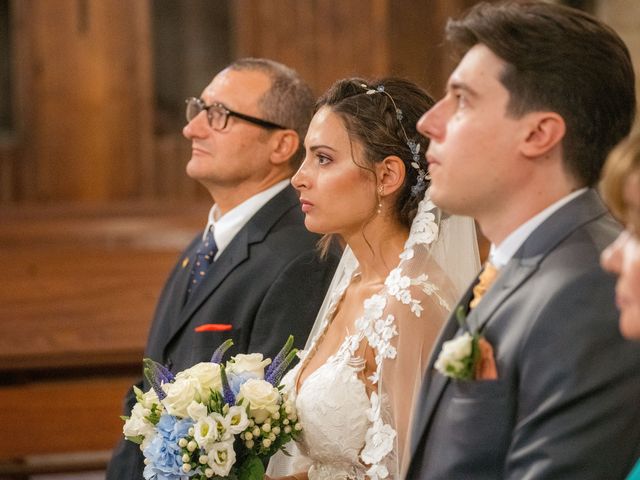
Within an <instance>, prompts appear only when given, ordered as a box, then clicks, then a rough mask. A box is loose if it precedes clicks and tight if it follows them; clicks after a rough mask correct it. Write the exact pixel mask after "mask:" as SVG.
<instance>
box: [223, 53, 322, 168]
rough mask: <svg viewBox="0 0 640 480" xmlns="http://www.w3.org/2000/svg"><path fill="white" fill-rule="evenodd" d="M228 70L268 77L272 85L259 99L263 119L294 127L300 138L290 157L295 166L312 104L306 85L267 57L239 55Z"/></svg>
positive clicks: (301, 157)
mask: <svg viewBox="0 0 640 480" xmlns="http://www.w3.org/2000/svg"><path fill="white" fill-rule="evenodd" d="M228 68H229V69H231V70H235V71H242V70H253V71H256V70H257V71H260V72H263V73H265V74H266V75H268V76H269V77H270V78H271V88H270V89H269V90H267V92H266V93H265V94H264V95H263V96H262V98H261V99H260V101H259V102H258V108H259V109H260V110H261V112H262V115H263V118H264V119H265V120H269V121H270V122H274V123H277V124H278V125H282V126H284V127H287V128H290V129H292V130H295V132H296V133H297V134H298V137H299V138H300V145H299V147H298V150H297V151H296V152H295V153H294V155H293V156H292V157H291V159H290V160H289V163H290V165H291V166H292V167H293V169H294V170H295V169H297V168H298V167H299V166H300V164H301V163H302V160H303V159H304V153H305V152H304V145H303V142H304V137H305V136H306V134H307V128H308V127H309V122H311V117H312V116H313V106H314V103H315V99H314V95H313V92H312V91H311V88H310V87H309V85H308V84H307V83H306V82H305V81H304V80H303V79H302V78H301V77H300V75H298V72H296V71H295V70H293V69H292V68H289V67H287V66H286V65H283V64H282V63H279V62H275V61H273V60H269V59H266V58H241V59H239V60H236V61H234V62H233V63H231V64H230V65H229V67H228Z"/></svg>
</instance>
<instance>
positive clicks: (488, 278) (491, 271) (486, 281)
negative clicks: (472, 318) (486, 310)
mask: <svg viewBox="0 0 640 480" xmlns="http://www.w3.org/2000/svg"><path fill="white" fill-rule="evenodd" d="M499 272H500V270H498V269H497V268H496V267H495V266H494V265H493V264H492V263H490V262H487V263H485V264H484V269H483V270H482V272H481V273H480V276H479V277H478V283H476V285H475V286H474V287H473V298H472V299H471V301H470V302H469V309H474V308H476V307H477V306H478V304H479V303H480V300H482V297H483V296H484V294H485V293H487V290H489V288H490V287H491V285H492V284H493V282H494V280H495V279H496V277H497V276H498V273H499Z"/></svg>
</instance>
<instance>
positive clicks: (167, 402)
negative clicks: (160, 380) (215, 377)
mask: <svg viewBox="0 0 640 480" xmlns="http://www.w3.org/2000/svg"><path fill="white" fill-rule="evenodd" d="M162 389H163V390H164V392H165V393H166V394H167V396H166V397H165V398H164V400H162V403H163V404H164V406H165V408H166V409H167V412H168V413H169V415H174V416H176V417H180V418H185V417H188V416H189V414H188V412H187V408H188V407H189V405H190V404H191V402H193V401H194V400H198V399H199V397H200V391H199V389H200V382H198V380H197V379H196V378H188V377H182V378H178V377H176V379H175V381H174V382H173V383H165V384H163V385H162Z"/></svg>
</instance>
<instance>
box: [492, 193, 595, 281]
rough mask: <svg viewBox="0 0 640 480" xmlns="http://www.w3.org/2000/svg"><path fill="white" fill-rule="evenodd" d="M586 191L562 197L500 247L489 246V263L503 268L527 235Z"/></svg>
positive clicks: (513, 233)
mask: <svg viewBox="0 0 640 480" xmlns="http://www.w3.org/2000/svg"><path fill="white" fill-rule="evenodd" d="M587 190H588V188H587V187H585V188H581V189H579V190H576V191H575V192H571V193H570V194H569V195H566V196H564V197H562V198H561V199H560V200H558V201H557V202H555V203H552V204H551V205H549V206H548V207H547V208H545V209H544V210H542V211H541V212H540V213H538V214H537V215H535V216H534V217H531V218H530V219H529V220H527V221H526V222H525V223H523V224H522V225H520V226H519V227H518V228H516V229H515V230H514V231H513V232H511V233H510V234H509V235H508V236H507V238H505V239H504V240H503V241H502V243H500V245H497V246H496V245H493V244H491V249H490V250H489V262H490V263H492V264H493V266H494V267H496V268H497V269H498V270H499V269H501V268H502V267H504V266H505V265H506V264H507V263H508V262H509V260H511V257H513V256H514V255H515V253H516V252H517V251H518V249H519V248H520V247H521V246H522V244H523V243H524V242H525V240H526V239H527V238H529V235H531V233H533V231H534V230H535V229H536V228H538V226H539V225H540V224H542V222H544V221H545V220H546V219H547V218H549V217H550V216H551V215H552V214H553V213H554V212H556V211H557V210H559V209H560V208H561V207H562V206H564V205H566V204H567V203H569V202H570V201H571V200H573V199H574V198H577V197H579V196H580V195H582V194H583V193H585V192H586V191H587Z"/></svg>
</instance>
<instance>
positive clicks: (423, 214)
mask: <svg viewBox="0 0 640 480" xmlns="http://www.w3.org/2000/svg"><path fill="white" fill-rule="evenodd" d="M434 211H436V206H435V205H434V204H433V202H431V200H430V199H427V198H425V199H424V200H422V202H420V207H419V209H418V213H417V215H416V218H415V219H414V221H413V224H412V228H411V232H410V235H409V238H408V239H407V242H406V243H405V249H404V251H403V252H402V253H401V254H400V264H399V265H398V267H397V268H395V269H393V270H392V271H391V272H390V273H389V275H388V276H387V278H386V280H385V283H384V284H385V288H384V289H383V291H382V292H380V293H379V294H376V295H373V296H372V297H370V298H369V299H367V300H366V301H365V302H364V314H363V316H362V317H361V318H360V319H358V320H357V321H356V328H357V329H358V330H359V331H361V332H363V334H364V336H365V337H366V339H367V341H368V342H369V344H370V345H371V346H372V347H373V349H374V351H375V362H376V371H375V372H374V373H373V375H371V376H370V377H369V380H371V382H372V383H373V384H377V383H378V382H379V380H380V377H381V373H382V365H383V361H384V360H385V359H393V358H395V357H396V355H397V351H396V348H395V347H394V346H393V345H392V344H391V340H392V339H393V338H394V337H395V336H397V335H398V329H397V327H396V319H395V317H394V315H392V314H387V315H386V316H385V307H386V306H387V302H388V300H387V299H390V298H394V299H395V300H397V301H398V302H401V303H402V304H404V305H408V306H409V308H410V311H411V312H412V313H413V314H414V315H415V316H416V317H417V318H419V317H420V315H421V314H422V311H423V307H422V304H421V302H420V300H418V299H416V298H414V297H413V296H412V294H411V289H412V288H418V289H420V290H421V291H422V292H424V293H425V294H426V295H429V296H435V297H436V298H437V299H438V302H439V303H440V305H441V306H442V307H443V308H445V309H447V310H450V308H449V306H448V305H447V302H446V301H445V300H444V298H443V297H442V296H441V295H439V293H438V292H439V289H438V287H437V286H436V285H435V284H434V283H433V282H431V281H430V280H429V276H428V275H427V274H426V273H422V274H421V275H419V276H418V277H415V278H412V277H410V276H409V275H406V274H405V273H404V271H403V266H404V263H405V262H406V261H407V260H410V259H412V258H413V257H414V255H415V250H414V247H416V246H417V245H423V246H428V245H430V244H431V243H433V242H434V241H435V240H436V239H437V238H438V223H437V218H436V215H435V213H434ZM370 400H371V408H370V409H369V410H368V411H367V417H368V418H369V420H370V421H371V427H370V428H369V429H368V430H367V433H366V439H365V446H364V448H363V449H362V452H361V453H360V459H361V460H362V461H363V462H364V463H365V464H367V465H368V466H369V469H368V470H367V477H368V478H370V479H371V480H378V479H385V478H387V477H388V476H389V470H388V468H387V466H386V465H385V461H384V460H385V458H386V457H387V456H388V455H389V454H390V453H392V451H393V448H394V444H395V437H396V431H395V430H394V429H393V428H392V426H391V425H389V424H387V423H385V422H384V421H383V418H382V409H381V402H380V399H379V396H378V394H377V393H373V394H372V395H371V399H370Z"/></svg>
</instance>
